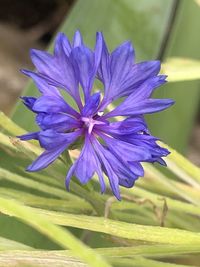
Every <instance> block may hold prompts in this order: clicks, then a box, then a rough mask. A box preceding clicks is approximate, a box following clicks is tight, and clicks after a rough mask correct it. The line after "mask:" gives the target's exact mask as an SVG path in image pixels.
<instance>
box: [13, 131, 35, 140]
mask: <svg viewBox="0 0 200 267" xmlns="http://www.w3.org/2000/svg"><path fill="white" fill-rule="evenodd" d="M17 137H18V138H20V140H22V141H27V140H32V139H35V140H37V139H38V132H33V133H27V134H23V135H19V136H17Z"/></svg>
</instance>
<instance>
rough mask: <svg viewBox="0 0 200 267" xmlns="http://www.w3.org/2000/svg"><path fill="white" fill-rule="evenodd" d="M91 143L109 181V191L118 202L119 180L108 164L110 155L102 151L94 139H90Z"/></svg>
mask: <svg viewBox="0 0 200 267" xmlns="http://www.w3.org/2000/svg"><path fill="white" fill-rule="evenodd" d="M92 143H93V145H94V147H95V150H96V153H97V155H98V157H99V160H100V161H101V164H102V165H103V167H104V171H105V172H106V175H107V177H108V179H109V183H110V186H111V189H112V191H113V193H114V195H115V196H116V198H117V199H118V200H120V199H121V196H120V191H119V178H118V176H117V175H116V173H115V172H114V170H113V169H112V164H111V163H110V162H109V158H111V157H112V154H111V153H110V152H109V151H106V149H104V148H103V146H102V145H101V144H100V143H99V142H98V141H97V140H96V139H95V138H93V139H92Z"/></svg>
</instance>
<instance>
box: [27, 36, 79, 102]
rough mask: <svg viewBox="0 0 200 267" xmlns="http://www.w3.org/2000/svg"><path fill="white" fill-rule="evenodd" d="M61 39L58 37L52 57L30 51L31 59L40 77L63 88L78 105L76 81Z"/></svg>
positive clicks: (44, 53)
mask: <svg viewBox="0 0 200 267" xmlns="http://www.w3.org/2000/svg"><path fill="white" fill-rule="evenodd" d="M61 39H62V38H61V37H60V36H58V39H57V43H56V48H55V50H56V54H55V55H54V56H52V55H50V54H48V53H46V52H42V51H39V50H32V51H31V58H32V61H33V63H34V65H35V66H36V68H37V70H38V72H39V75H40V76H41V75H42V77H43V78H44V79H45V80H46V81H47V82H48V83H49V84H51V85H53V86H56V87H61V88H64V89H65V90H66V91H67V92H68V93H69V94H70V95H71V96H72V97H74V98H75V100H76V101H78V103H79V102H80V99H79V98H80V97H79V91H78V80H77V77H76V73H75V70H74V67H73V65H72V63H71V61H70V59H69V58H68V56H67V55H66V53H65V51H64V48H63V44H62V40H61Z"/></svg>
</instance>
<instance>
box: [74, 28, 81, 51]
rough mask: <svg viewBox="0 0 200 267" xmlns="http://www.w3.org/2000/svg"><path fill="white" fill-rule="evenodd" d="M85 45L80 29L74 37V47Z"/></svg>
mask: <svg viewBox="0 0 200 267" xmlns="http://www.w3.org/2000/svg"><path fill="white" fill-rule="evenodd" d="M82 45H83V38H82V36H81V33H80V31H76V32H75V34H74V38H73V47H74V48H75V47H78V46H82Z"/></svg>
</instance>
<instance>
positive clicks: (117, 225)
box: [0, 198, 200, 247]
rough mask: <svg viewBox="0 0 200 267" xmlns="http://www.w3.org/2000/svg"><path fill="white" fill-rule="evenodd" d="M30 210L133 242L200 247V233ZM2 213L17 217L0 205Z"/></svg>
mask: <svg viewBox="0 0 200 267" xmlns="http://www.w3.org/2000/svg"><path fill="white" fill-rule="evenodd" d="M0 203H1V198H0ZM30 210H32V211H33V212H35V213H38V214H41V215H45V217H46V219H47V220H49V222H52V223H55V224H58V225H62V226H71V227H75V228H79V229H86V230H90V231H96V232H101V233H105V234H108V235H113V236H117V237H122V238H127V239H131V240H141V241H148V242H157V243H163V244H174V245H176V244H182V245H184V244H187V245H190V244H193V245H198V246H199V247H200V233H193V232H189V231H184V230H179V229H171V228H166V227H158V226H145V225H137V224H129V223H125V222H119V221H114V220H110V219H106V218H103V217H94V216H86V215H75V214H66V213H61V212H54V211H48V210H43V209H35V208H30ZM0 211H2V212H5V213H6V214H8V215H11V216H12V215H15V213H14V212H13V211H10V210H8V211H5V210H4V207H2V204H0Z"/></svg>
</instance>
